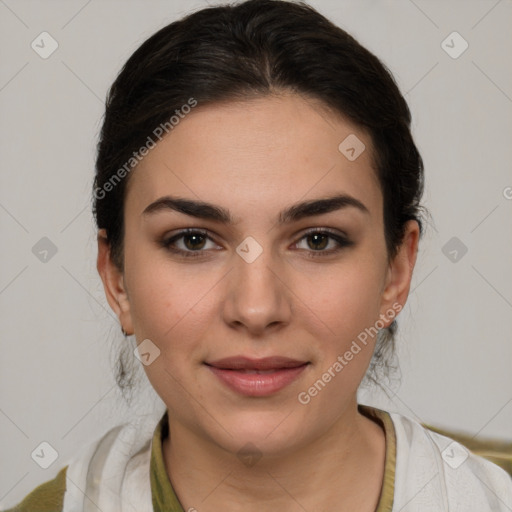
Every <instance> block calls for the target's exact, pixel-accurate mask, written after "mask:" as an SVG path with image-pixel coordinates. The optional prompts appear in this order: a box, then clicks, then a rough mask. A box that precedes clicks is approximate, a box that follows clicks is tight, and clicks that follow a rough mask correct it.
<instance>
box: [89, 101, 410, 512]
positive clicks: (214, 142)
mask: <svg viewBox="0 0 512 512" xmlns="http://www.w3.org/2000/svg"><path fill="white" fill-rule="evenodd" d="M349 134H355V135H356V136H357V137H358V138H359V139H360V140H361V141H363V142H364V144H365V145H366V150H365V151H364V152H363V153H362V154H361V155H360V156H359V157H358V158H357V159H356V160H355V161H353V162H351V161H349V160H348V159H347V158H346V157H345V156H344V155H343V154H342V153H340V151H339V150H338V145H339V144H340V142H341V141H343V140H344V139H345V138H346V137H347V136H348V135H349ZM372 162H373V160H372V153H371V139H370V137H369V136H368V134H366V133H365V132H364V131H363V130H361V129H360V128H358V127H356V126H354V125H352V124H351V123H349V122H348V121H346V120H345V119H342V118H341V117H340V116H334V115H333V114H332V113H329V112H328V111H327V110H326V109H324V108H322V106H321V105H319V104H318V103H316V102H314V101H312V100H309V99H308V100H306V99H304V98H302V97H300V96H297V95H293V94H281V95H273V96H267V97H264V98H258V99H251V100H247V101H245V102H230V103H224V104H215V105H209V106H201V105H199V106H198V107H196V108H195V109H193V111H192V112H191V113H190V114H189V115H188V116H187V117H186V118H185V119H184V120H182V121H181V122H180V124H179V125H178V126H177V127H175V128H174V130H173V131H172V132H171V133H170V134H169V135H168V136H167V137H166V138H164V139H163V140H162V141H161V142H159V143H158V144H157V145H156V147H155V148H154V149H153V150H151V151H150V152H149V154H148V155H147V156H146V157H145V158H144V159H143V160H142V162H140V164H139V165H138V166H137V168H136V170H134V171H133V172H132V175H131V176H130V181H129V186H128V190H127V195H126V200H125V208H124V218H125V240H124V244H125V245H124V248H125V253H124V258H125V259H124V265H125V266H124V273H121V272H120V271H119V270H118V269H117V268H116V267H115V265H114V264H113V262H112V260H111V258H110V251H109V245H108V241H107V239H106V237H105V231H104V230H100V232H99V233H98V263H97V266H98V271H99V273H100V275H101V278H102V280H103V284H104V287H105V293H106V296H107V299H108V301H109V304H110V306H111V307H112V309H113V310H114V311H115V313H116V314H117V315H118V317H119V320H120V322H121V325H122V326H123V328H124V329H125V331H127V332H128V333H130V334H132V333H134V334H135V336H136V339H137V343H140V342H142V341H143V340H145V339H150V340H151V341H152V342H153V343H154V344H155V345H156V346H157V347H158V348H159V350H160V351H161V353H160V356H159V357H158V358H156V359H155V360H154V362H152V363H151V364H150V365H148V366H144V369H145V371H146V373H147V376H148V378H149V380H150V382H151V384H152V386H153V387H154V389H155V390H156V392H157V393H158V394H159V395H160V397H161V398H162V400H163V401H164V402H165V404H166V406H167V407H168V409H169V424H170V436H169V438H167V439H166V440H165V441H164V443H163V456H164V460H165V465H166V469H167V473H168V475H169V478H170V480H171V482H172V484H173V487H174V489H175V491H176V494H177V495H178V497H179V499H180V502H181V503H182V505H183V507H184V509H185V510H188V508H190V507H195V508H196V509H197V510H199V511H201V512H208V511H218V510H224V511H227V512H229V511H238V510H242V509H243V510H245V511H249V512H251V511H261V510H275V509H276V507H280V509H281V510H287V511H299V510H301V511H302V510H304V509H305V510H334V509H335V510H347V511H349V510H351V511H353V510H358V511H360V512H364V511H373V510H375V507H376V506H377V502H378V497H379V493H380V490H381V486H382V479H383V473H384V458H385V436H384V432H383V431H382V429H381V427H380V426H378V425H377V423H374V422H373V421H372V420H370V419H368V418H367V417H365V416H363V415H362V414H360V413H359V412H358V410H357V402H356V392H357V388H358V386H359V384H360V382H361V380H362V379H363V377H364V374H365V372H366V370H367V367H368V364H369V362H370V359H371V355H372V352H373V349H374V345H375V339H371V338H370V339H369V342H368V344H367V346H366V347H364V348H363V349H362V350H361V352H359V353H358V354H357V355H355V356H354V358H353V359H352V360H351V361H350V362H349V363H348V364H347V365H346V366H345V367H344V368H343V370H342V371H341V372H339V373H337V374H336V377H334V378H333V379H332V380H331V381H330V382H329V383H328V384H327V385H326V386H325V388H323V389H322V391H321V392H319V393H318V395H317V396H315V397H314V398H312V400H311V401H310V403H308V404H307V405H303V404H301V403H299V401H298V400H297V396H298V394H299V393H300V392H302V391H307V389H308V388H309V387H310V386H311V385H312V384H313V383H314V382H315V381H316V380H317V379H319V378H321V375H322V373H323V372H325V371H326V370H327V369H328V368H329V367H331V366H332V365H333V363H334V362H335V361H336V360H337V357H338V356H339V355H342V354H344V353H345V352H346V351H347V350H348V349H349V348H350V345H351V343H352V341H353V340H355V339H356V338H357V336H358V334H359V333H361V332H362V331H364V329H365V328H367V327H370V326H373V325H374V324H375V322H376V321H377V320H379V318H382V317H381V315H386V313H387V312H388V311H389V310H390V309H392V308H393V307H395V308H396V306H397V305H401V306H403V305H404V304H405V301H406V299H407V295H408V293H409V287H410V282H411V276H412V271H413V268H414V264H415V261H416V254H417V248H418V239H419V228H418V224H417V223H416V222H415V221H410V222H409V223H408V224H407V226H406V232H405V236H404V239H403V243H402V245H401V247H400V248H399V251H398V254H397V256H396V257H395V258H394V259H393V260H392V261H389V258H388V254H387V251H386V244H385V238H384V225H383V214H382V208H383V199H382V193H381V190H380V186H379V183H378V181H377V178H376V174H375V171H374V170H373V168H372ZM335 193H336V194H348V195H350V196H352V197H354V198H356V199H358V200H359V201H360V202H362V203H363V204H364V205H365V207H366V208H367V210H368V211H367V212H363V211H360V210H359V209H357V208H355V207H352V206H348V207H345V208H341V209H339V210H337V211H333V212H330V213H325V214H322V215H314V216H309V217H306V218H303V219H301V220H298V221H295V222H292V223H290V224H283V225H280V224H278V223H277V219H278V214H279V212H280V211H281V210H283V209H284V208H286V207H289V206H291V205H292V204H295V203H297V202H300V201H305V200H313V199H321V198H326V197H330V196H332V195H333V194H335ZM165 195H172V196H177V197H181V198H189V199H192V200H202V201H206V202H208V203H213V204H215V205H217V206H220V207H223V208H225V209H228V210H229V211H230V213H231V215H232V216H233V218H234V220H235V222H234V223H233V224H232V225H225V224H222V223H219V222H217V221H213V220H204V219H197V218H194V217H191V216H188V215H185V214H183V213H179V212H176V211H172V210H162V211H159V212H157V213H154V214H151V215H144V214H143V213H142V212H143V211H144V209H145V208H146V207H147V206H148V205H149V204H151V203H152V202H154V201H155V200H157V199H159V198H161V197H162V196H165ZM184 228H201V229H204V230H207V231H208V233H209V235H210V236H211V237H212V240H209V239H199V241H197V239H196V240H195V241H194V240H192V242H191V240H190V238H189V239H187V238H181V239H179V240H177V241H176V242H175V243H174V246H175V247H177V248H181V249H182V250H185V251H186V250H187V249H188V251H189V252H192V251H193V250H194V249H195V248H196V247H197V248H199V249H200V250H202V251H203V253H202V255H201V256H199V257H197V258H186V257H184V256H180V255H177V254H175V253H173V252H171V251H170V250H169V249H167V248H165V247H163V246H162V245H161V244H160V242H161V241H162V240H165V239H168V238H170V236H171V235H174V234H177V233H178V232H179V231H180V230H182V229H184ZM309 228H318V230H319V231H321V229H322V228H330V229H332V230H334V231H335V232H336V233H345V234H346V236H347V237H348V239H349V240H350V241H352V242H353V244H352V245H349V246H346V247H342V248H341V249H340V250H339V251H338V252H331V253H330V254H329V250H330V249H333V248H336V247H337V244H336V241H335V240H334V239H331V238H327V239H326V240H325V239H320V241H319V242H316V244H315V241H314V240H312V237H307V236H306V237H305V233H304V232H305V231H306V230H307V229H309ZM248 236H251V237H253V238H254V239H255V240H256V241H257V242H258V243H259V245H260V246H261V247H262V249H263V252H262V254H261V255H260V256H259V257H258V258H257V259H256V260H255V261H253V262H252V263H247V262H246V261H244V259H242V258H241V257H240V256H239V255H238V254H237V252H236V248H237V247H238V246H239V244H240V243H241V242H242V241H243V240H244V239H245V238H246V237H248ZM186 242H188V245H186ZM194 244H195V245H194ZM326 244H327V246H326ZM191 248H192V249H191ZM322 251H324V253H323V254H322ZM196 252H197V249H196ZM308 255H309V256H308ZM311 255H313V256H315V255H317V257H311ZM391 321H392V318H389V319H386V321H385V323H384V325H386V326H387V325H389V324H390V323H391ZM235 355H245V356H248V357H252V358H261V357H267V356H272V355H281V356H286V357H290V358H294V359H299V360H301V361H308V362H309V363H310V364H309V365H308V366H307V368H306V369H305V371H303V372H302V374H301V375H300V376H299V378H298V379H297V380H295V381H294V382H292V383H291V384H290V385H288V386H287V387H285V388H284V389H282V390H281V391H279V392H278V393H276V394H274V395H271V396H268V397H246V396H242V395H239V394H238V393H236V392H234V391H232V390H231V389H229V388H227V387H226V386H225V385H224V384H223V383H222V382H220V381H219V380H218V378H217V377H216V376H215V375H213V374H212V372H211V371H210V370H209V369H208V368H207V367H206V366H205V365H204V362H205V361H212V360H215V359H220V358H224V357H228V356H235ZM249 442H250V443H252V445H254V446H255V447H256V449H257V450H258V452H259V453H260V454H261V455H262V457H261V459H259V460H258V462H257V463H256V464H254V465H252V466H249V465H246V464H244V463H243V461H242V460H240V459H239V457H237V452H238V451H239V450H240V449H241V448H242V447H243V446H245V445H246V444H247V443H249ZM313 468H314V470H313Z"/></svg>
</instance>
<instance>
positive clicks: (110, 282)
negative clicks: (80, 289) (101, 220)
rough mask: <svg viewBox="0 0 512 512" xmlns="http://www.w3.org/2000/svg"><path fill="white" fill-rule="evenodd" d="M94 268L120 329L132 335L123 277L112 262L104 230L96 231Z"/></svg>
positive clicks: (128, 303) (128, 304)
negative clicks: (96, 250) (96, 244)
mask: <svg viewBox="0 0 512 512" xmlns="http://www.w3.org/2000/svg"><path fill="white" fill-rule="evenodd" d="M96 268H97V269H98V273H99V275H100V277H101V280H102V281H103V288H104V290H105V295H106V297H107V301H108V303H109V304H110V307H111V308H112V310H113V311H114V313H115V314H116V315H117V317H118V318H119V322H120V323H121V328H122V329H124V331H125V332H126V333H127V334H133V324H132V317H131V313H130V302H129V300H128V294H127V291H126V288H125V283H124V275H123V273H122V272H121V271H120V270H119V269H118V268H117V266H116V265H115V264H114V262H113V261H112V258H111V251H110V243H109V241H108V238H107V232H106V230H105V229H100V230H99V231H98V259H97V262H96Z"/></svg>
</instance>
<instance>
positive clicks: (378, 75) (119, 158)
mask: <svg viewBox="0 0 512 512" xmlns="http://www.w3.org/2000/svg"><path fill="white" fill-rule="evenodd" d="M279 92H292V93H297V94H300V95H302V96H304V97H307V98H311V99H312V100H316V101H319V102H320V103H321V104H323V105H324V106H325V107H327V108H328V109H329V110H330V111H332V112H334V113H337V114H340V115H342V116H343V117H344V118H346V119H348V120H350V121H352V122H353V123H354V124H356V125H357V126H359V127H361V128H363V129H365V130H366V131H367V132H368V134H369V135H370V137H371V140H372V145H373V149H374V151H373V157H374V160H375V161H374V166H375V169H376V171H377V177H378V179H379V182H380V185H381V190H382V194H383V200H384V208H383V219H384V230H385V233H384V234H385V239H386V244H387V249H388V257H389V258H390V259H391V258H393V256H394V255H395V254H396V252H397V250H398V248H399V246H400V243H401V242H402V239H403V235H404V229H405V224H406V222H407V221H409V220H411V219H412V220H416V221H417V222H418V224H419V226H420V230H422V222H421V218H420V214H421V212H422V207H421V206H420V199H421V196H422V193H423V163H422V159H421V156H420V154H419V152H418V150H417V148H416V146H415V144H414V141H413V138H412V135H411V132H410V122H411V115H410V112H409V108H408V106H407V103H406V101H405V100H404V98H403V96H402V95H401V93H400V91H399V89H398V87H397V85H396V83H395V81H394V80H393V77H392V76H391V73H390V72H389V71H388V70H387V68H386V67H385V66H384V65H383V64H382V63H381V62H380V60H379V59H378V58H377V57H375V55H373V54H372V53H370V52H369V51H368V50H366V49H365V48H364V47H363V46H361V45H360V44H359V43H358V42H357V41H356V40H355V39H354V38H353V37H352V36H350V35H349V34H347V33H346V32H345V31H344V30H342V29H341V28H339V27H337V26H336V25H334V24H333V23H331V22H330V21H329V20H327V19H326V18H325V17H324V16H322V15H321V14H320V13H318V12H317V11H316V10H314V9H313V8H312V7H310V6H308V5H306V4H304V3H294V2H289V1H282V0H248V1H245V2H242V3H239V4H234V5H222V6H218V7H208V8H205V9H201V10H199V11H197V12H195V13H192V14H190V15H188V16H186V17H184V18H183V19H181V20H179V21H175V22H173V23H171V24H169V25H167V26H165V27H164V28H162V29H161V30H159V31H158V32H156V33H155V34H154V35H152V36H151V37H150V38H149V39H148V40H146V41H145V42H144V43H143V44H142V45H141V46H140V47H139V48H138V49H137V50H136V51H135V52H134V53H133V55H132V56H131V57H130V58H129V59H128V61H127V62H126V64H125V65H124V67H123V69H122V70H121V72H120V73H119V75H118V77H117V78H116V80H115V82H114V83H113V85H112V87H111V88H110V91H109V94H108V97H107V101H106V111H105V117H104V122H103V126H102V130H101V135H100V140H99V143H98V154H97V160H96V176H95V181H94V206H93V210H94V215H95V218H96V223H97V227H98V229H101V228H105V229H106V232H107V236H108V240H109V244H110V248H111V254H112V257H113V260H114V262H115V263H116V265H117V266H118V267H119V269H120V270H123V232H124V223H123V211H124V198H125V195H126V186H127V183H128V181H129V177H130V174H129V171H130V169H131V168H132V167H135V166H136V159H135V158H134V155H135V154H136V152H137V151H138V150H139V149H140V148H141V147H144V146H145V145H147V143H148V140H149V139H150V138H151V137H152V134H154V133H155V129H156V128H157V127H159V126H162V125H164V124H165V123H167V126H169V120H170V119H171V118H172V117H173V116H177V115H178V114H179V112H181V109H182V108H183V106H184V105H187V104H188V105H190V100H191V98H193V99H194V101H196V102H197V104H199V105H205V104H211V103H215V102H221V101H222V102H225V101H230V100H244V99H247V98H250V97H258V96H260V97H261V96H265V95H269V94H272V93H279ZM340 142H341V141H340ZM127 162H130V164H129V166H128V167H127V166H126V163H127ZM121 169H124V172H120V171H121ZM121 178H122V179H121ZM395 330H396V322H393V323H392V325H391V326H390V327H389V328H388V329H384V330H383V331H381V333H380V334H381V336H380V341H379V343H378V346H377V348H376V351H375V354H374V358H373V360H372V365H371V368H370V374H371V372H372V371H373V370H374V369H375V368H376V367H377V366H378V365H379V364H380V363H381V362H383V361H384V360H385V359H386V357H385V353H386V352H389V353H391V352H393V349H394V333H395ZM122 365H123V363H122V360H121V363H120V366H121V367H122ZM121 367H118V382H119V383H121V382H122V381H123V372H124V378H125V380H126V372H125V371H124V370H123V369H122V368H121Z"/></svg>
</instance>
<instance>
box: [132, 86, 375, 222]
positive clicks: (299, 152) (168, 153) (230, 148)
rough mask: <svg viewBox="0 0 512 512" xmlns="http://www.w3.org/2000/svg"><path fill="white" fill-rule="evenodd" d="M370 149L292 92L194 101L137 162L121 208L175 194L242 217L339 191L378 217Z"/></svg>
mask: <svg viewBox="0 0 512 512" xmlns="http://www.w3.org/2000/svg"><path fill="white" fill-rule="evenodd" d="M344 141H346V142H344ZM340 144H341V150H340ZM363 145H364V146H363ZM363 147H365V149H364V150H363V149H362V148H363ZM352 148H353V149H354V151H352ZM347 149H348V150H349V151H348V152H347ZM361 150H362V152H361V153H360V154H359V156H357V153H359V152H360V151H361ZM371 151H372V146H371V139H370V137H369V135H368V134H367V133H366V132H365V131H363V130H362V129H361V128H359V127H357V126H355V125H353V124H352V123H350V122H348V121H347V120H345V119H343V118H341V117H340V116H334V115H333V114H330V113H329V112H328V111H327V109H326V108H325V107H322V106H321V105H320V104H319V103H318V102H315V101H314V100H310V99H305V98H303V97H300V96H297V95H281V96H268V97H264V98H257V99H251V100H247V101H243V102H240V101H238V102H226V103H217V104H211V105H204V106H201V105H198V106H197V107H195V108H194V109H193V110H192V111H191V113H189V114H188V115H186V116H184V118H182V119H180V121H179V123H178V124H177V125H176V126H175V127H174V128H173V130H172V131H171V132H170V133H169V134H168V135H166V136H165V137H164V138H163V139H162V140H161V141H160V142H158V143H157V144H156V147H154V149H151V150H150V151H149V153H148V154H147V155H146V156H145V157H144V158H143V159H142V161H141V162H140V163H139V164H138V165H137V167H136V168H135V170H134V171H133V173H132V175H131V177H130V180H129V186H128V190H127V196H126V201H125V207H126V209H127V212H128V211H130V212H131V213H133V214H136V215H140V214H141V213H142V211H143V210H144V208H145V207H146V206H147V205H148V204H149V203H151V202H153V201H155V200H156V199H158V198H159V197H161V196H163V195H166V194H172V195H175V196H176V195H177V196H182V197H187V198H193V199H200V200H203V201H208V202H211V203H215V204H221V205H223V206H226V207H228V208H229V209H230V210H232V211H233V212H234V215H235V216H236V217H239V220H242V219H243V218H244V216H245V215H249V216H252V217H254V216H257V215H265V213H267V214H268V212H270V211H273V210H276V211H277V210H279V209H281V208H282V206H283V205H284V204H288V203H292V202H296V201H298V200H299V199H301V200H307V199H310V198H311V199H313V198H318V197H322V196H326V195H332V194H333V193H344V194H349V195H352V196H354V197H356V198H358V199H359V200H360V201H362V202H363V203H364V204H365V205H366V206H367V208H368V209H369V210H370V212H371V213H375V215H378V214H379V213H380V211H381V209H382V198H381V192H380V186H379V183H378V180H377V178H376V173H375V170H374V169H373V158H372V154H371ZM356 152H357V153H356ZM354 154H355V155H356V156H357V158H356V159H353V156H354ZM347 156H348V157H350V158H348V157H347ZM372 210H373V212H372ZM237 213H238V214H239V215H237Z"/></svg>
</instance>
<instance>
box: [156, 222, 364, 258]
mask: <svg viewBox="0 0 512 512" xmlns="http://www.w3.org/2000/svg"><path fill="white" fill-rule="evenodd" d="M187 235H200V236H202V237H205V238H207V239H209V240H211V241H212V242H214V240H213V239H212V238H211V237H210V236H209V235H208V232H207V231H204V230H201V229H197V228H188V229H184V230H182V231H180V232H179V233H177V234H176V235H173V236H172V237H170V238H167V239H165V240H162V241H161V242H160V244H161V246H162V247H163V248H164V249H166V250H168V251H170V252H173V253H175V254H179V255H182V256H184V257H186V258H198V257H203V256H204V252H205V250H204V249H200V250H197V251H191V250H187V251H185V250H183V249H177V248H176V247H173V246H172V244H173V243H175V242H176V241H178V240H179V239H180V238H183V237H184V236H187ZM312 235H327V236H328V237H329V238H331V239H332V240H334V241H335V242H336V243H337V244H338V247H336V248H334V249H330V250H327V251H325V250H317V251H315V250H313V249H311V250H307V249H306V251H307V252H308V257H309V258H318V257H325V256H330V255H332V254H335V253H338V252H339V251H341V250H343V249H344V248H346V247H350V246H352V245H354V242H352V241H351V240H349V239H348V238H347V237H346V236H343V235H341V234H339V233H338V232H334V231H332V230H330V229H328V228H321V229H319V228H312V229H310V230H309V231H306V232H305V233H304V234H303V235H302V236H301V237H300V238H299V240H298V242H300V241H301V240H303V239H305V238H307V237H308V236H312ZM298 242H296V243H298Z"/></svg>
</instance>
